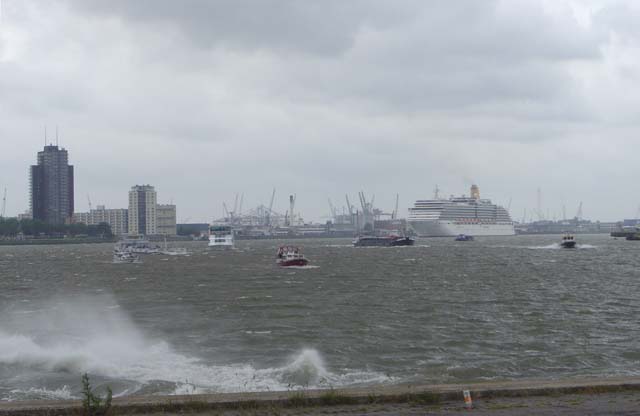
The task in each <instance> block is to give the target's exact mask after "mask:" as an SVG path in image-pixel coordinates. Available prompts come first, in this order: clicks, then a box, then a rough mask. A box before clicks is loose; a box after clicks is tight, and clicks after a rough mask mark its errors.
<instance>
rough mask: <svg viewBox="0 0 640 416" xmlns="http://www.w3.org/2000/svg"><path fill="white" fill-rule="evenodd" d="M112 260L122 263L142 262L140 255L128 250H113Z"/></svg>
mask: <svg viewBox="0 0 640 416" xmlns="http://www.w3.org/2000/svg"><path fill="white" fill-rule="evenodd" d="M113 262H114V263H117V264H122V263H142V261H141V260H140V256H139V255H137V254H136V253H134V252H132V251H130V250H118V249H115V250H113Z"/></svg>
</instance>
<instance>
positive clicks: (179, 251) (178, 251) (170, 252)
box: [160, 247, 190, 256]
mask: <svg viewBox="0 0 640 416" xmlns="http://www.w3.org/2000/svg"><path fill="white" fill-rule="evenodd" d="M160 254H164V255H165V256H188V255H189V254H190V253H189V252H188V251H187V249H186V248H184V247H175V248H169V249H165V250H161V251H160Z"/></svg>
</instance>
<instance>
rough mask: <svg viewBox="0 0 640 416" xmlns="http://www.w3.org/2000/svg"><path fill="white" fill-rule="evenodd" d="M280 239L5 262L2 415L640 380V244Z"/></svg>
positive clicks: (44, 254)
mask: <svg viewBox="0 0 640 416" xmlns="http://www.w3.org/2000/svg"><path fill="white" fill-rule="evenodd" d="M558 240H559V236H515V237H485V238H478V239H477V240H476V241H474V242H454V241H452V239H448V238H444V239H442V238H441V239H421V240H418V241H417V243H416V246H414V247H399V248H354V247H351V244H350V241H349V240H347V239H322V240H320V239H310V240H296V241H295V243H296V244H297V245H299V246H300V247H301V248H302V249H303V251H304V253H305V254H306V255H307V257H308V258H309V259H310V260H311V266H308V267H306V268H299V269H283V268H279V267H278V266H276V265H275V262H274V259H275V256H274V255H275V251H276V248H277V246H278V245H279V244H280V243H282V242H279V241H240V242H238V244H237V249H236V250H233V251H229V252H216V251H209V250H208V249H207V247H206V243H204V242H189V243H184V244H182V246H186V247H187V248H188V249H189V250H190V251H191V252H192V255H191V256H189V257H177V256H176V257H168V256H162V255H157V256H146V257H144V262H143V263H142V264H113V263H112V262H111V260H112V259H111V253H112V248H113V247H112V245H110V244H97V245H64V246H62V245H61V246H54V245H52V246H19V247H6V246H3V247H0V400H27V399H51V398H75V397H79V395H80V394H79V392H80V388H81V385H80V377H81V374H82V373H84V372H87V373H88V374H89V376H90V378H91V381H92V384H93V385H95V386H97V387H98V388H104V386H106V385H109V386H111V388H112V389H113V391H114V395H129V394H185V393H205V392H242V391H263V390H287V389H298V388H303V387H304V388H306V387H309V388H312V387H320V388H330V387H342V386H366V385H370V384H395V383H416V382H418V383H454V382H467V381H480V380H494V379H518V378H525V377H535V378H559V377H573V376H614V375H638V374H640V321H639V320H638V316H640V313H639V312H640V297H639V296H638V295H639V293H640V256H639V255H638V254H639V253H640V245H639V244H638V243H637V242H629V241H625V240H615V239H612V238H610V237H608V236H605V235H593V236H578V241H579V248H578V249H575V250H566V249H560V248H559V246H558V245H557V244H555V242H557V241H558Z"/></svg>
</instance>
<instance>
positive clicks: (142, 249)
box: [115, 237, 160, 254]
mask: <svg viewBox="0 0 640 416" xmlns="http://www.w3.org/2000/svg"><path fill="white" fill-rule="evenodd" d="M115 249H116V250H120V251H130V252H132V253H135V254H158V253H159V252H160V246H158V245H157V244H151V243H150V242H149V240H147V239H145V238H142V237H141V238H125V239H123V240H120V241H118V242H117V243H116V246H115Z"/></svg>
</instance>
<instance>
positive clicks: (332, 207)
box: [327, 198, 338, 219]
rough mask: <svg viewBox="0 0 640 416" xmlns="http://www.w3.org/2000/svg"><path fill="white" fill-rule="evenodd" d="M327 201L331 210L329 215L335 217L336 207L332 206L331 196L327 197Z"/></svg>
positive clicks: (336, 214)
mask: <svg viewBox="0 0 640 416" xmlns="http://www.w3.org/2000/svg"><path fill="white" fill-rule="evenodd" d="M327 200H328V201H329V209H330V210H331V216H332V217H333V218H334V219H335V218H336V217H337V216H338V211H336V207H334V206H333V202H331V198H327Z"/></svg>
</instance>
